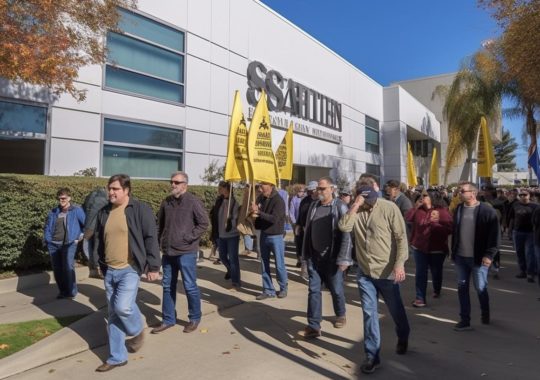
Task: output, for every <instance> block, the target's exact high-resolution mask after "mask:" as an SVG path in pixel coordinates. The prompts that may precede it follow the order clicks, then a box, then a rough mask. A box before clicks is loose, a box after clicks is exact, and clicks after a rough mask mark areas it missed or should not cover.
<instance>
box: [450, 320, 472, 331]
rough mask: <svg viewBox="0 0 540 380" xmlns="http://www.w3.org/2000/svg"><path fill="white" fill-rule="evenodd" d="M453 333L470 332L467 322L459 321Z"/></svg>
mask: <svg viewBox="0 0 540 380" xmlns="http://www.w3.org/2000/svg"><path fill="white" fill-rule="evenodd" d="M454 330H455V331H470V330H472V327H471V324H470V323H469V322H464V321H459V322H458V323H456V324H455V326H454Z"/></svg>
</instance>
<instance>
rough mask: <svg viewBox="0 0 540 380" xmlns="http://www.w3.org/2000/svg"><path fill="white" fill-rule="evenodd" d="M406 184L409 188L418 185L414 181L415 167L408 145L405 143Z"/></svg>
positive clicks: (415, 180) (409, 145)
mask: <svg viewBox="0 0 540 380" xmlns="http://www.w3.org/2000/svg"><path fill="white" fill-rule="evenodd" d="M407 182H408V184H409V186H417V185H418V181H417V179H416V167H415V166H414V158H413V154H412V149H411V144H410V143H407Z"/></svg>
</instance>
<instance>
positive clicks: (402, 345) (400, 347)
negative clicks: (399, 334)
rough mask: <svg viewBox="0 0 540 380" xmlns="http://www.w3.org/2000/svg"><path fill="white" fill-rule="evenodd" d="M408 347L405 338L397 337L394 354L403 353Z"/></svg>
mask: <svg viewBox="0 0 540 380" xmlns="http://www.w3.org/2000/svg"><path fill="white" fill-rule="evenodd" d="M408 348H409V341H408V340H407V339H398V341H397V344H396V354H398V355H405V354H406V353H407V349H408Z"/></svg>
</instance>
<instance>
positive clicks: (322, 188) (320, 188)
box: [317, 187, 328, 191]
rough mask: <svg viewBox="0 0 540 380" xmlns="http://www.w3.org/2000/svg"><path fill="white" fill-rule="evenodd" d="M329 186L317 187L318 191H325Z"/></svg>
mask: <svg viewBox="0 0 540 380" xmlns="http://www.w3.org/2000/svg"><path fill="white" fill-rule="evenodd" d="M326 189H328V187H317V191H325V190H326Z"/></svg>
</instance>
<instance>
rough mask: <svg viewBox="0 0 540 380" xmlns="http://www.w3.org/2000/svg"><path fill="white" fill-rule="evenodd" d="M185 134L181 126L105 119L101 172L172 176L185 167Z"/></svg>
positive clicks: (141, 176)
mask: <svg viewBox="0 0 540 380" xmlns="http://www.w3.org/2000/svg"><path fill="white" fill-rule="evenodd" d="M183 137H184V135H183V131H181V130H178V129H173V128H165V127H158V126H154V125H148V124H142V123H134V122H128V121H124V120H115V119H105V123H104V131H103V141H104V142H103V170H102V174H103V175H104V176H110V175H113V174H116V173H127V174H129V175H130V176H132V177H139V178H169V176H170V174H171V173H172V172H174V171H177V170H182V166H183V162H182V161H183V145H184V144H183Z"/></svg>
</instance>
